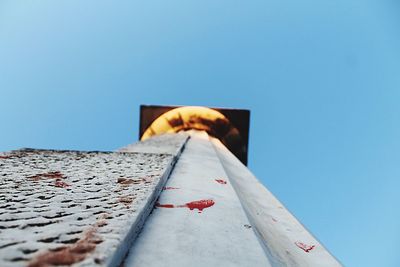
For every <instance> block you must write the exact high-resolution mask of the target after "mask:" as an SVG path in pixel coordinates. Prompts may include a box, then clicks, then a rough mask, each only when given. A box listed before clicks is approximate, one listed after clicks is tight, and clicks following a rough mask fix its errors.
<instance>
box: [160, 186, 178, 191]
mask: <svg viewBox="0 0 400 267" xmlns="http://www.w3.org/2000/svg"><path fill="white" fill-rule="evenodd" d="M174 189H179V187H172V186H165V187H163V190H174Z"/></svg>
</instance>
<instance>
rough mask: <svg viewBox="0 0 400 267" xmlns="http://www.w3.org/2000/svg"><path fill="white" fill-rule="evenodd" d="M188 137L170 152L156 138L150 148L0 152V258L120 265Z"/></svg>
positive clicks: (0, 262) (4, 262) (20, 262)
mask: <svg viewBox="0 0 400 267" xmlns="http://www.w3.org/2000/svg"><path fill="white" fill-rule="evenodd" d="M185 140H186V137H185V138H181V137H180V138H179V140H174V142H173V143H174V144H175V150H174V151H173V153H172V152H171V153H168V154H163V153H154V150H155V148H154V147H152V146H153V145H154V144H152V143H151V141H149V142H148V143H147V147H148V148H149V150H151V151H150V152H152V153H145V151H146V145H144V144H141V145H140V146H141V152H140V153H130V152H127V153H122V152H78V151H53V150H31V149H30V150H18V151H12V152H9V153H2V154H0V266H30V267H35V266H55V265H74V266H118V265H119V264H120V261H121V260H122V259H123V256H124V255H125V253H126V252H127V249H128V248H129V246H130V244H131V243H132V241H133V239H134V238H135V237H136V235H137V233H138V232H139V231H140V229H141V227H142V225H143V223H144V221H145V218H146V217H147V215H148V213H149V212H150V211H151V209H152V207H153V204H154V201H155V199H156V198H157V197H158V194H159V192H160V191H161V188H162V186H163V185H164V183H165V181H166V179H167V178H168V175H169V173H170V171H171V169H172V167H173V164H174V163H175V160H176V155H177V153H179V150H180V149H181V148H182V147H183V144H184V141H185ZM171 142H172V141H171ZM133 147H134V146H133Z"/></svg>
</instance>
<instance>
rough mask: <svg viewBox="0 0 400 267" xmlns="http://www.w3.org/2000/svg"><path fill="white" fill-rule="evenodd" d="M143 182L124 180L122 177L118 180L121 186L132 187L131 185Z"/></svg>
mask: <svg viewBox="0 0 400 267" xmlns="http://www.w3.org/2000/svg"><path fill="white" fill-rule="evenodd" d="M142 182H143V181H142V180H135V179H129V178H123V177H120V178H118V179H117V183H119V184H121V185H123V186H124V185H130V184H140V183H142Z"/></svg>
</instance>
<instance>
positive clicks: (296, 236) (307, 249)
mask: <svg viewBox="0 0 400 267" xmlns="http://www.w3.org/2000/svg"><path fill="white" fill-rule="evenodd" d="M211 142H212V143H213V144H214V147H215V150H216V152H217V155H218V157H219V158H220V161H221V163H222V165H223V166H224V169H225V171H226V173H227V175H228V177H229V181H230V182H231V183H232V185H233V187H234V188H235V190H236V193H237V195H238V197H239V198H240V201H241V203H242V205H243V207H244V208H245V210H246V213H247V215H248V217H249V219H250V221H251V223H252V226H253V227H254V230H255V231H256V232H257V233H258V236H259V237H260V240H261V241H262V243H263V245H264V247H265V248H266V250H265V251H266V252H267V255H268V258H269V259H270V262H271V263H272V265H273V266H324V267H325V266H326V267H328V266H329V267H330V266H332V267H333V266H335V267H336V266H341V264H340V263H339V262H338V261H337V260H336V259H335V258H334V257H333V256H332V255H331V254H330V253H329V252H328V251H327V250H326V249H325V248H324V247H323V246H322V244H321V243H319V242H318V241H317V240H316V239H315V238H314V237H313V236H312V235H311V234H310V233H309V232H308V231H307V230H306V229H305V228H304V227H303V226H302V225H301V224H300V222H299V221H297V220H296V218H295V217H294V216H293V215H292V214H290V212H289V211H288V210H287V209H286V208H285V207H284V206H283V205H282V203H280V202H279V201H278V200H277V199H276V198H275V197H274V196H273V195H272V194H271V192H269V191H268V189H267V188H265V187H264V186H263V185H262V184H261V183H260V182H259V181H258V180H257V178H256V177H255V176H254V175H253V174H252V173H251V172H250V171H249V170H248V169H247V168H246V166H244V165H243V164H242V163H241V162H240V161H239V160H238V159H237V158H236V157H235V156H234V155H233V154H232V153H231V152H230V151H229V150H228V149H226V148H225V146H224V145H223V144H221V142H220V141H219V140H218V139H215V138H211Z"/></svg>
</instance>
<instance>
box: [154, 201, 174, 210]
mask: <svg viewBox="0 0 400 267" xmlns="http://www.w3.org/2000/svg"><path fill="white" fill-rule="evenodd" d="M156 207H157V208H169V209H172V208H175V206H174V205H172V204H160V203H159V202H157V203H156Z"/></svg>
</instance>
